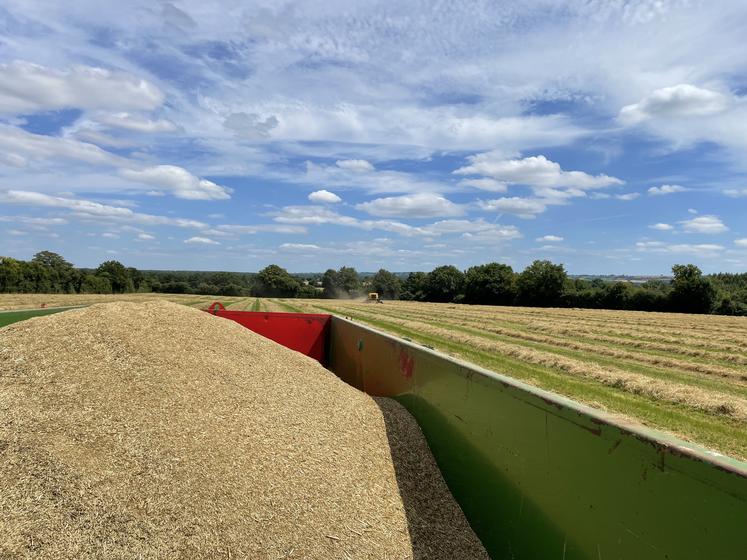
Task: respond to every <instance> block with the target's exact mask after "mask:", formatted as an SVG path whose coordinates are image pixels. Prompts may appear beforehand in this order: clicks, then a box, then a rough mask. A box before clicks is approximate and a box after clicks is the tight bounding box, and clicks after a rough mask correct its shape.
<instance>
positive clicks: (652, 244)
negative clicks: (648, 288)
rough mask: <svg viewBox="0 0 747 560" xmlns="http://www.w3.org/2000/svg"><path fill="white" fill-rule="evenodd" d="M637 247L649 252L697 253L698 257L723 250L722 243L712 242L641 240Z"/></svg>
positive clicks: (710, 255)
mask: <svg viewBox="0 0 747 560" xmlns="http://www.w3.org/2000/svg"><path fill="white" fill-rule="evenodd" d="M635 246H636V249H637V250H638V251H641V252H649V253H678V254H686V255H695V256H698V257H716V256H719V255H720V254H721V253H722V252H723V251H724V247H723V246H722V245H716V244H712V243H699V244H689V243H663V242H661V241H639V242H638V243H636V244H635Z"/></svg>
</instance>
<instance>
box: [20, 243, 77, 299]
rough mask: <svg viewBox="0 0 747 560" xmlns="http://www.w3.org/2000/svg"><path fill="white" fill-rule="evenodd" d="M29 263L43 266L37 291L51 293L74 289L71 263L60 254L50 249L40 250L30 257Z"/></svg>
mask: <svg viewBox="0 0 747 560" xmlns="http://www.w3.org/2000/svg"><path fill="white" fill-rule="evenodd" d="M31 264H32V265H36V266H40V267H43V269H44V272H42V273H40V275H41V276H43V278H44V281H43V286H42V285H39V286H38V288H39V291H46V292H53V293H72V292H74V291H75V286H74V281H75V280H76V276H75V269H74V268H73V265H72V264H70V263H69V262H67V261H66V260H65V259H64V258H63V257H62V256H61V255H58V254H57V253H53V252H52V251H40V252H39V253H36V254H35V255H34V256H33V258H32V259H31Z"/></svg>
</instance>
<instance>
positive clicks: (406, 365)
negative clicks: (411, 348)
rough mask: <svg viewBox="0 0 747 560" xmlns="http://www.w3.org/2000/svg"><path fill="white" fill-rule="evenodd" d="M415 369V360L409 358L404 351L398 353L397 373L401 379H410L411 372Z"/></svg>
mask: <svg viewBox="0 0 747 560" xmlns="http://www.w3.org/2000/svg"><path fill="white" fill-rule="evenodd" d="M414 368H415V358H413V357H412V356H410V355H409V354H408V353H407V352H405V351H404V350H400V352H399V371H400V373H401V374H402V376H403V377H405V378H407V379H410V378H411V377H412V370H413V369H414Z"/></svg>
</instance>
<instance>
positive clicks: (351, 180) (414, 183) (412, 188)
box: [281, 161, 448, 194]
mask: <svg viewBox="0 0 747 560" xmlns="http://www.w3.org/2000/svg"><path fill="white" fill-rule="evenodd" d="M338 163H339V162H338ZM281 178H282V179H283V180H287V181H292V182H297V183H305V184H311V185H319V184H324V185H326V186H331V187H336V188H338V189H346V190H347V189H351V188H356V189H363V190H365V191H368V192H370V193H376V194H378V193H406V194H412V193H416V192H443V191H445V190H447V189H448V186H447V185H445V184H443V183H439V182H436V181H432V180H429V179H423V178H421V177H419V176H417V175H415V174H413V173H406V172H402V171H389V170H387V171H376V170H373V171H369V172H361V171H354V170H350V169H348V168H345V167H339V166H338V165H319V164H316V163H313V162H310V161H307V162H306V173H305V174H304V175H290V174H285V175H283V176H282V177H281Z"/></svg>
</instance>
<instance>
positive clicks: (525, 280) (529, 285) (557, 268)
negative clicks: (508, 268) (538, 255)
mask: <svg viewBox="0 0 747 560" xmlns="http://www.w3.org/2000/svg"><path fill="white" fill-rule="evenodd" d="M567 277H568V275H567V274H566V272H565V268H563V265H562V264H553V263H551V262H550V261H539V260H537V261H534V262H533V263H532V264H530V265H529V266H528V267H526V268H525V269H524V270H523V271H522V273H521V274H519V278H518V280H517V289H518V298H519V302H520V303H521V304H522V305H532V306H538V307H551V306H553V305H558V304H559V303H560V301H561V296H562V295H563V286H564V285H565V281H566V278H567Z"/></svg>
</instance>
